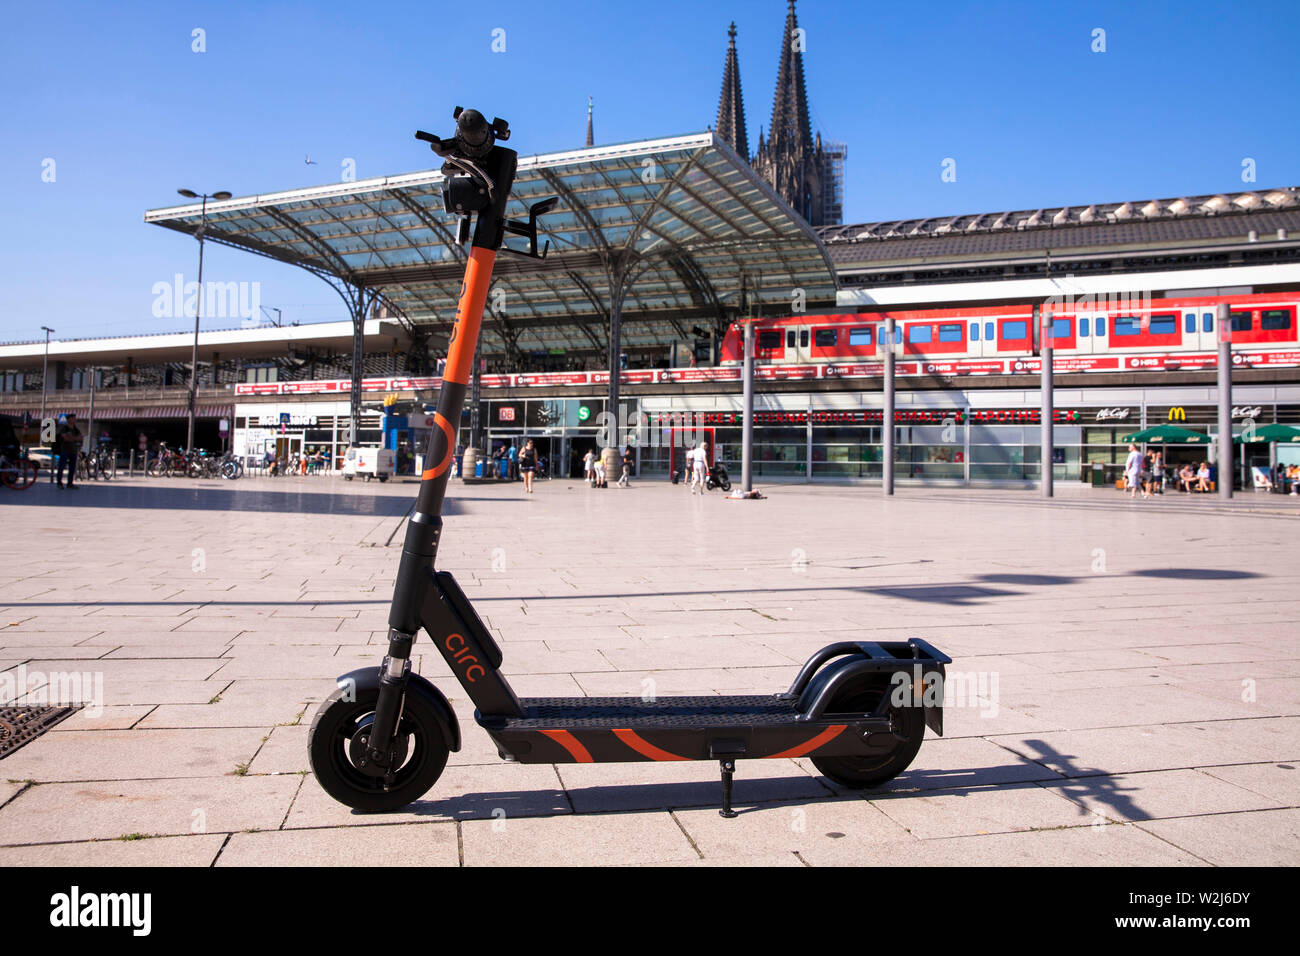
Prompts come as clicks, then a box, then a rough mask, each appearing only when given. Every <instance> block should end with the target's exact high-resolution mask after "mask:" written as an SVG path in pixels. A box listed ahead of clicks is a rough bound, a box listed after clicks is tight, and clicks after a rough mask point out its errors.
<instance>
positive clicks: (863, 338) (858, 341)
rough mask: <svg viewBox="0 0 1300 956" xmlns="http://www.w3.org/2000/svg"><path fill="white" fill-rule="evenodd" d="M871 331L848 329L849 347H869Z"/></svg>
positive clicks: (866, 329)
mask: <svg viewBox="0 0 1300 956" xmlns="http://www.w3.org/2000/svg"><path fill="white" fill-rule="evenodd" d="M870 344H871V329H870V328H865V329H849V345H870Z"/></svg>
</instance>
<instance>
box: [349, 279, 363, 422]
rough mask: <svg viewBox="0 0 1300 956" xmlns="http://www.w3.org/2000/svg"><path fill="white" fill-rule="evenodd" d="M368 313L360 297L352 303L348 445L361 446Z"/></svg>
mask: <svg viewBox="0 0 1300 956" xmlns="http://www.w3.org/2000/svg"><path fill="white" fill-rule="evenodd" d="M365 336H366V311H365V307H364V304H363V303H362V301H361V298H360V296H357V297H356V298H354V299H353V302H352V390H351V395H350V397H349V403H350V405H349V409H348V412H349V424H348V429H349V431H348V444H349V445H359V444H361V377H362V375H363V373H364V371H365V341H364V340H365Z"/></svg>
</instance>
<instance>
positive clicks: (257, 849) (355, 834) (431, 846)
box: [0, 823, 460, 867]
mask: <svg viewBox="0 0 1300 956" xmlns="http://www.w3.org/2000/svg"><path fill="white" fill-rule="evenodd" d="M2 860H3V857H0V861H2ZM304 863H306V864H309V865H311V866H332V867H353V866H366V867H390V866H418V867H424V866H459V865H460V850H459V845H458V841H457V836H456V825H455V824H454V823H407V824H399V825H388V826H385V825H379V826H358V827H346V828H341V829H340V828H329V829H322V830H272V831H268V832H260V833H236V834H234V835H233V836H231V838H230V842H229V843H227V844H226V847H225V849H224V850H222V851H221V857H220V858H219V859H218V860H217V866H302V865H303V864H304Z"/></svg>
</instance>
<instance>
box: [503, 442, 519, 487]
mask: <svg viewBox="0 0 1300 956" xmlns="http://www.w3.org/2000/svg"><path fill="white" fill-rule="evenodd" d="M506 456H507V457H508V458H509V459H510V480H511V481H518V480H519V449H518V448H516V447H515V443H514V442H511V443H510V447H509V448H508V449H506Z"/></svg>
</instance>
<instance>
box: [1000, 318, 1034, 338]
mask: <svg viewBox="0 0 1300 956" xmlns="http://www.w3.org/2000/svg"><path fill="white" fill-rule="evenodd" d="M1027 338H1029V326H1028V325H1027V324H1026V323H1024V322H1021V321H1019V320H1017V321H1015V322H1003V323H1002V340H1003V341H1015V340H1016V339H1027Z"/></svg>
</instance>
